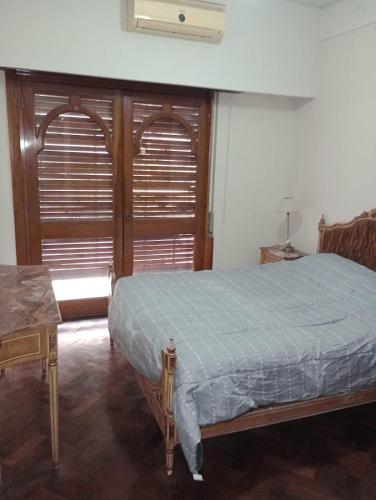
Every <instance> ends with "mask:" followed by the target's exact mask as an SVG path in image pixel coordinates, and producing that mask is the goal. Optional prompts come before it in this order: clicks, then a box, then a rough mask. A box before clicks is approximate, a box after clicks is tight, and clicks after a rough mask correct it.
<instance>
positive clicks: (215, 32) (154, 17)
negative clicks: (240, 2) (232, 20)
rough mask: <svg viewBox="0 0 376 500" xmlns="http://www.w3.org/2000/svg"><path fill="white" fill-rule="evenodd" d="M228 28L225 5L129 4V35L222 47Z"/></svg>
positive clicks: (182, 0)
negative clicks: (134, 33)
mask: <svg viewBox="0 0 376 500" xmlns="http://www.w3.org/2000/svg"><path fill="white" fill-rule="evenodd" d="M224 27H225V6H224V5H222V4H218V3H213V2H206V1H200V0H128V9H127V29H128V30H129V31H137V32H142V33H150V34H153V35H163V36H173V37H179V38H189V39H191V40H199V41H204V42H217V43H218V42H220V41H221V39H222V36H223V32H224Z"/></svg>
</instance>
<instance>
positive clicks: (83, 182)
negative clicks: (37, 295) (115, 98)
mask: <svg viewBox="0 0 376 500" xmlns="http://www.w3.org/2000/svg"><path fill="white" fill-rule="evenodd" d="M71 96H72V94H71V95H70V96H64V95H51V94H47V93H35V96H34V103H35V104H34V106H35V107H34V110H35V111H34V112H35V122H36V133H37V134H39V136H40V139H41V140H42V139H43V145H42V149H41V151H40V152H39V153H38V154H37V182H38V194H39V217H40V224H41V233H42V239H41V243H42V262H43V263H45V264H48V265H49V268H50V271H51V274H52V276H53V278H73V277H85V276H103V277H104V276H105V275H106V272H107V269H108V262H109V261H110V260H113V241H112V220H113V173H114V169H113V158H112V155H111V152H110V151H109V147H108V144H106V138H105V135H104V130H107V131H108V133H109V134H111V132H112V100H111V99H103V98H99V97H98V98H96V99H94V98H87V97H85V96H78V97H75V101H74V102H75V103H76V108H77V110H69V111H67V112H62V113H59V114H58V115H57V116H56V117H55V118H54V119H52V120H50V121H49V122H48V124H47V128H46V129H45V133H44V137H42V136H41V135H40V134H41V127H42V125H43V123H45V121H46V120H48V116H49V115H48V113H51V112H53V111H56V112H58V111H59V109H61V110H62V111H64V106H69V104H70V102H71ZM61 106H63V108H60V107H61ZM86 111H89V112H90V113H92V114H93V115H92V116H89V115H88V114H86ZM93 117H94V118H93ZM95 117H98V120H97V121H95ZM88 233H90V234H88ZM63 234H64V237H61V235H63ZM76 234H79V236H78V237H74V236H75V235H76ZM59 235H60V237H59ZM85 235H86V237H85Z"/></svg>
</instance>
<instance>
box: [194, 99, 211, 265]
mask: <svg viewBox="0 0 376 500" xmlns="http://www.w3.org/2000/svg"><path fill="white" fill-rule="evenodd" d="M210 115H211V100H210V103H208V102H207V101H205V102H203V104H202V106H201V108H200V118H199V137H198V153H197V154H198V158H197V160H198V166H199V175H198V179H197V187H196V189H197V199H198V200H202V202H201V203H197V207H196V238H195V258H194V270H195V271H201V270H203V269H207V268H208V267H207V265H210V267H209V268H210V269H211V267H212V263H210V259H208V260H207V258H208V257H209V255H208V254H207V250H210V249H208V248H207V243H208V241H207V238H208V230H209V227H208V222H209V221H208V216H209V186H210V155H209V148H210V122H211V119H210Z"/></svg>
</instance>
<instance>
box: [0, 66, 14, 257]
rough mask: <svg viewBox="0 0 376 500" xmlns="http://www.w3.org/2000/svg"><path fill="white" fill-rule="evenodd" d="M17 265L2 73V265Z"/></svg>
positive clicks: (0, 144)
mask: <svg viewBox="0 0 376 500" xmlns="http://www.w3.org/2000/svg"><path fill="white" fill-rule="evenodd" d="M15 263H16V245H15V240H14V219H13V198H12V180H11V174H10V154H9V134H8V117H7V111H6V95H5V75H4V72H3V71H0V264H15Z"/></svg>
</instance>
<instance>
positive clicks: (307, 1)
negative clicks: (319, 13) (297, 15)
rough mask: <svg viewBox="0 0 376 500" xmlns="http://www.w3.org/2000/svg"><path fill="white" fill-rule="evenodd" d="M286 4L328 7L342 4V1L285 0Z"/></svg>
mask: <svg viewBox="0 0 376 500" xmlns="http://www.w3.org/2000/svg"><path fill="white" fill-rule="evenodd" d="M285 1H286V2H293V3H300V4H303V5H311V6H314V7H328V6H329V5H333V4H334V3H338V2H342V0H285Z"/></svg>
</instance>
